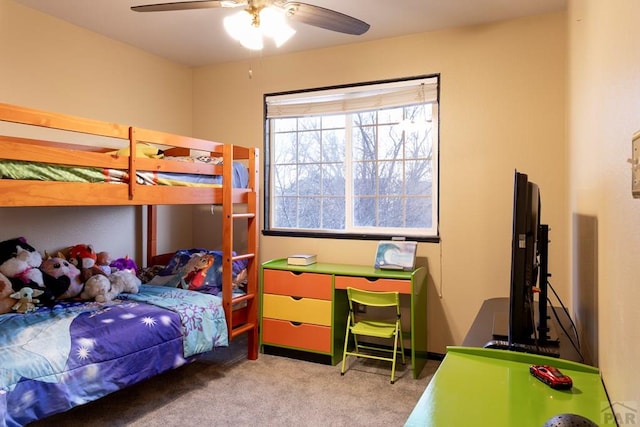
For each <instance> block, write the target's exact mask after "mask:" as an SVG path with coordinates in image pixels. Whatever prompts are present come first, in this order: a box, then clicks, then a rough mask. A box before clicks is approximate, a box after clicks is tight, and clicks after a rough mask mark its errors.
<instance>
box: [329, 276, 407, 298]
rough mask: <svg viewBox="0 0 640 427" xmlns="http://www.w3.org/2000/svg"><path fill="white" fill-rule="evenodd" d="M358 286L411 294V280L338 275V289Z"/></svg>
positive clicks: (364, 288) (373, 289)
mask: <svg viewBox="0 0 640 427" xmlns="http://www.w3.org/2000/svg"><path fill="white" fill-rule="evenodd" d="M347 288H358V289H362V290H363V291H381V292H382V291H384V292H400V293H401V294H411V280H400V279H382V278H375V277H371V278H366V277H351V276H336V289H347Z"/></svg>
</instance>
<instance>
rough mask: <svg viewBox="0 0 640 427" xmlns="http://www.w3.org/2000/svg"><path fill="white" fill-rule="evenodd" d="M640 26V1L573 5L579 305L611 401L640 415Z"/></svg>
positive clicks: (572, 152) (572, 151)
mask: <svg viewBox="0 0 640 427" xmlns="http://www.w3.org/2000/svg"><path fill="white" fill-rule="evenodd" d="M639 19H640V3H639V2H637V1H636V0H615V1H607V2H603V1H600V0H571V1H570V2H569V13H568V26H569V52H570V54H569V82H570V85H569V105H570V108H569V111H570V115H569V159H570V162H569V170H570V172H569V188H570V192H569V194H570V198H569V207H570V210H569V215H570V218H569V221H571V230H572V233H571V239H570V241H571V248H570V253H572V259H571V262H572V265H573V268H572V272H571V273H572V281H571V283H572V291H573V300H574V306H575V307H576V311H577V313H576V318H577V321H578V324H579V325H580V326H581V327H582V328H583V330H584V336H583V343H584V345H586V346H587V348H588V349H589V351H590V352H591V353H592V355H593V358H594V360H595V361H596V362H597V363H598V365H599V366H600V369H601V371H602V375H603V378H604V381H605V384H606V386H607V390H608V393H609V397H610V399H611V401H612V402H620V403H627V404H628V405H629V406H630V407H631V408H632V409H633V408H635V409H636V410H637V409H638V408H639V407H640V386H639V384H640V374H639V373H638V369H636V362H637V357H638V356H637V355H638V353H639V352H640V341H639V340H638V337H639V336H640V335H639V333H638V325H639V324H640V310H638V301H640V286H639V285H640V280H639V277H640V262H639V260H638V255H639V254H640V228H639V227H638V226H637V225H638V223H637V221H638V219H640V200H634V199H633V198H632V196H631V168H630V165H629V164H628V163H627V162H626V160H627V159H628V158H629V157H631V136H632V135H633V133H634V132H636V131H638V130H640V103H639V100H640V27H638V21H639ZM618 409H622V407H619V408H618ZM635 420H636V421H635V422H636V423H637V422H638V421H637V420H638V414H637V413H635Z"/></svg>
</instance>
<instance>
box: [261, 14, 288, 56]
mask: <svg viewBox="0 0 640 427" xmlns="http://www.w3.org/2000/svg"><path fill="white" fill-rule="evenodd" d="M260 30H261V31H262V33H263V34H264V35H265V36H268V37H271V38H272V39H273V41H274V42H275V44H276V47H280V46H282V45H283V44H284V43H286V41H287V40H289V39H290V38H291V37H292V36H293V35H294V34H295V33H296V30H294V29H293V28H291V27H290V26H289V24H287V20H286V19H285V12H284V11H283V10H282V9H279V8H275V7H265V8H264V9H262V10H261V11H260Z"/></svg>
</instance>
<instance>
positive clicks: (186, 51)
mask: <svg viewBox="0 0 640 427" xmlns="http://www.w3.org/2000/svg"><path fill="white" fill-rule="evenodd" d="M15 1H16V2H17V3H21V4H23V5H25V6H28V7H32V8H34V9H38V10H40V11H42V12H44V13H47V14H50V15H53V16H55V17H58V18H60V19H62V20H64V21H68V22H70V23H72V24H75V25H78V26H80V27H84V28H87V29H89V30H91V31H94V32H96V33H100V34H103V35H105V36H107V37H110V38H112V39H116V40H120V41H122V42H124V43H126V44H129V45H132V46H135V47H138V48H140V49H143V50H145V51H148V52H151V53H154V54H156V55H159V56H162V57H164V58H167V59H170V60H172V61H175V62H178V63H181V64H185V65H190V66H201V65H207V64H216V63H223V62H231V61H240V60H246V59H252V58H256V57H259V56H269V55H275V54H281V53H290V52H296V51H302V50H308V49H316V48H322V47H328V46H336V45H342V44H350V43H358V42H363V41H369V40H376V39H382V38H388V37H395V36H402V35H407V34H413V33H421V32H426V31H432V30H438V29H442V28H449V27H459V26H465V25H475V24H482V23H487V22H494V21H500V20H505V19H512V18H518V17H523V16H528V15H537V14H541V13H547V12H551V11H555V10H561V9H563V8H564V7H565V5H566V0H347V1H345V0H306V2H307V3H311V4H313V5H316V6H322V7H325V8H328V9H334V10H337V11H339V12H342V13H344V14H347V15H351V16H353V17H356V18H358V19H360V20H363V21H365V22H367V23H369V24H370V25H371V28H370V29H369V31H368V32H367V33H365V34H364V35H362V36H352V35H346V34H341V33H336V32H332V31H328V30H324V29H320V28H316V27H312V26H309V25H305V24H302V23H295V22H292V23H291V26H292V27H294V28H295V29H296V30H297V33H296V34H295V35H294V37H293V38H292V39H291V40H289V41H288V42H287V43H286V44H285V45H284V46H283V47H281V48H279V49H276V48H275V47H274V46H272V45H268V42H265V49H264V50H263V51H261V52H259V53H257V52H252V51H249V50H247V49H245V48H243V47H242V46H240V44H239V43H238V42H236V41H234V40H232V39H231V38H230V37H229V36H228V35H227V34H226V33H225V32H224V29H223V26H222V19H223V18H224V17H225V16H227V15H229V14H231V13H235V12H237V10H238V9H229V8H216V9H198V10H186V11H171V12H147V13H139V12H133V11H131V10H130V7H131V6H136V5H140V4H149V3H161V2H163V1H164V0H15ZM169 1H176V0H169Z"/></svg>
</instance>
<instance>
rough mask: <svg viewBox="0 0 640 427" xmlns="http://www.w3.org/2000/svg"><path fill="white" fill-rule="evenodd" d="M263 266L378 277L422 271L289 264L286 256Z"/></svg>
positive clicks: (401, 276) (403, 276) (399, 276)
mask: <svg viewBox="0 0 640 427" xmlns="http://www.w3.org/2000/svg"><path fill="white" fill-rule="evenodd" d="M262 267H263V268H270V269H275V270H289V271H299V272H307V273H324V274H336V275H339V276H365V277H378V278H388V279H405V280H406V279H411V278H412V277H413V276H414V275H416V274H418V273H419V272H423V271H424V269H425V268H424V267H418V268H416V269H415V270H412V271H404V270H381V269H379V268H375V267H373V266H372V265H371V266H367V265H355V264H334V263H326V262H317V263H314V264H310V265H291V264H288V263H287V259H286V258H281V259H274V260H271V261H267V262H265V263H263V264H262Z"/></svg>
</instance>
